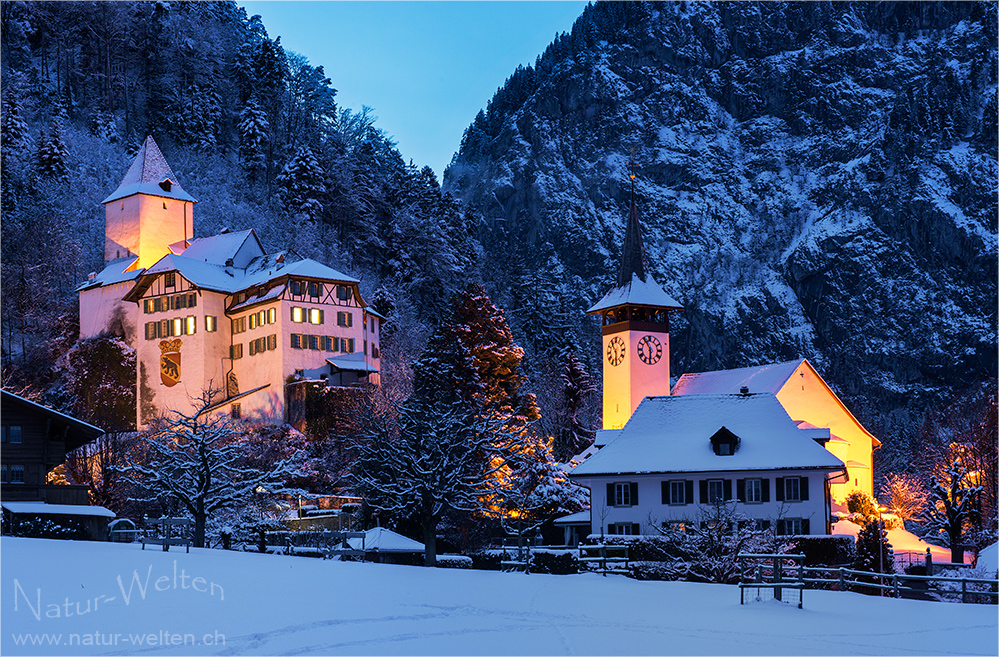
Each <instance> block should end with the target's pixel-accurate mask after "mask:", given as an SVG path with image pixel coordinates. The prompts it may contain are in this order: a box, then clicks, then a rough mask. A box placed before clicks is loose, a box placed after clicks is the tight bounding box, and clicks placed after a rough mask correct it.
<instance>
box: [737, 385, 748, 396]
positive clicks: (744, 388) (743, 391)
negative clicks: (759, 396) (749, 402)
mask: <svg viewBox="0 0 999 657" xmlns="http://www.w3.org/2000/svg"><path fill="white" fill-rule="evenodd" d="M739 394H740V395H748V394H749V386H742V387H741V388H739Z"/></svg>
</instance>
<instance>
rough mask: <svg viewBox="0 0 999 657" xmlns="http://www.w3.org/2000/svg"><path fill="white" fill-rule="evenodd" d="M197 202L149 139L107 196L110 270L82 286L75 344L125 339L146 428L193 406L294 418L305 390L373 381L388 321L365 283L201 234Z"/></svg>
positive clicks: (229, 235) (287, 254) (244, 234)
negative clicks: (206, 402)
mask: <svg viewBox="0 0 999 657" xmlns="http://www.w3.org/2000/svg"><path fill="white" fill-rule="evenodd" d="M195 203H196V201H195V199H194V198H193V197H192V196H191V195H190V194H188V193H187V192H186V191H184V190H183V189H182V188H181V186H180V184H179V183H178V181H177V177H176V176H175V175H174V173H173V171H172V170H171V169H170V166H169V165H168V164H167V162H166V160H165V159H164V157H163V154H162V153H161V152H160V149H159V147H158V146H157V145H156V143H155V141H153V138H152V137H148V138H147V139H146V141H145V143H144V144H143V146H142V148H141V150H140V151H139V153H138V155H137V156H136V158H135V160H134V161H133V162H132V165H131V167H129V169H128V172H127V173H126V174H125V178H124V179H123V180H122V182H121V184H120V185H119V186H118V189H117V190H115V192H114V193H112V194H111V195H110V196H108V197H107V198H106V199H104V201H103V204H104V208H105V248H104V258H105V261H106V263H107V264H106V266H105V268H104V270H103V271H101V272H100V273H96V274H91V275H90V277H89V280H87V281H86V282H84V283H83V284H82V285H80V287H79V288H78V293H79V298H80V337H81V338H88V337H92V336H96V335H99V334H101V333H104V332H108V331H117V332H121V333H124V335H125V338H126V341H127V342H128V344H129V345H131V346H132V347H134V348H135V349H136V351H137V357H138V358H137V360H138V372H137V378H138V381H137V391H138V395H137V404H136V406H137V408H136V413H137V424H138V426H144V425H145V424H147V423H148V422H149V421H150V420H152V419H153V418H154V417H156V416H165V415H169V413H170V412H171V411H184V412H186V411H189V410H191V409H192V408H193V406H194V404H195V402H196V400H197V399H199V398H200V397H201V396H202V394H203V393H204V392H205V391H206V390H209V389H211V390H214V391H216V393H217V395H216V397H215V400H216V401H215V402H214V405H213V408H214V409H217V410H218V411H219V412H226V413H230V414H231V415H233V416H235V417H242V418H249V419H257V420H262V421H267V422H283V421H285V420H286V419H287V411H288V399H289V390H290V388H291V387H292V386H294V385H298V384H299V382H301V381H321V382H325V383H327V384H328V385H342V386H352V385H364V384H368V385H378V384H379V383H380V381H379V374H378V372H379V366H380V353H379V335H380V331H381V322H382V321H383V318H382V317H381V316H380V315H379V314H378V313H377V312H375V311H374V309H372V308H371V307H369V306H368V305H367V304H366V303H365V302H364V300H363V299H362V298H361V294H360V291H359V289H358V283H359V281H358V280H357V279H356V278H352V277H351V276H348V275H346V274H343V273H341V272H339V271H336V270H335V269H332V268H330V267H327V266H326V265H323V264H321V263H319V262H316V261H314V260H310V259H307V258H301V257H299V256H297V255H295V254H294V253H293V252H291V251H283V252H278V253H266V252H265V249H264V247H263V245H262V244H261V242H260V239H259V238H258V237H257V234H256V233H255V232H254V231H253V230H245V231H241V232H225V233H222V234H220V235H214V236H211V237H200V238H197V237H195V236H194V222H193V209H194V204H195Z"/></svg>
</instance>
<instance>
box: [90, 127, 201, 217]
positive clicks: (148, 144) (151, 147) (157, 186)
mask: <svg viewBox="0 0 999 657" xmlns="http://www.w3.org/2000/svg"><path fill="white" fill-rule="evenodd" d="M134 194H148V195H150V196H162V197H164V198H172V199H176V200H178V201H190V202H191V203H197V200H196V199H195V198H194V197H193V196H191V195H190V194H188V193H187V192H185V191H184V189H183V188H182V187H181V186H180V183H178V182H177V176H176V175H174V173H173V170H172V169H171V168H170V165H169V164H167V161H166V158H165V157H163V153H162V152H161V151H160V147H159V146H157V145H156V142H155V141H154V140H153V138H152V136H149V137H146V141H145V142H144V143H143V144H142V148H140V149H139V153H138V155H136V156H135V159H134V160H132V166H130V167H129V168H128V172H127V173H126V174H125V177H124V178H123V179H122V181H121V184H120V185H118V189H116V190H115V191H114V193H112V194H111V195H110V196H108V197H107V198H106V199H104V200H103V201H101V202H102V203H110V202H111V201H117V200H118V199H122V198H125V197H128V196H132V195H134Z"/></svg>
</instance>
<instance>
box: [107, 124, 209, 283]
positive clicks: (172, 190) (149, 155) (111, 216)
mask: <svg viewBox="0 0 999 657" xmlns="http://www.w3.org/2000/svg"><path fill="white" fill-rule="evenodd" d="M103 203H104V260H105V261H107V262H110V261H112V260H117V259H119V258H126V257H134V256H138V260H137V261H136V262H135V263H134V264H132V265H131V267H129V269H130V270H134V269H142V268H146V267H149V266H150V265H152V264H154V263H156V261H158V260H159V259H160V258H162V257H163V256H165V255H167V254H168V253H180V252H182V251H183V250H184V249H185V248H186V247H187V243H188V241H189V240H190V239H191V238H192V237H193V234H194V233H193V231H194V218H193V206H194V204H195V203H197V201H196V200H195V199H194V197H192V196H191V195H190V194H188V193H187V192H185V191H184V190H183V188H181V186H180V185H179V184H178V183H177V176H175V175H174V173H173V171H172V170H171V169H170V165H169V164H167V161H166V159H165V158H164V157H163V153H161V152H160V149H159V146H157V145H156V142H155V141H153V138H152V137H146V141H145V143H144V144H143V145H142V148H141V149H140V150H139V154H138V155H136V156H135V160H134V161H133V162H132V166H130V167H129V168H128V173H126V174H125V178H124V179H123V180H122V181H121V184H120V185H118V189H116V190H115V192H114V193H113V194H111V195H110V196H108V197H107V198H106V199H104V201H103Z"/></svg>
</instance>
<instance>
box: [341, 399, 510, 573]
mask: <svg viewBox="0 0 999 657" xmlns="http://www.w3.org/2000/svg"><path fill="white" fill-rule="evenodd" d="M349 440H350V442H351V449H352V451H353V452H354V454H355V456H356V460H355V462H354V469H353V477H354V485H355V486H356V488H357V490H358V492H359V493H361V494H362V495H363V496H364V500H365V503H366V504H368V505H369V506H370V507H371V508H373V509H376V510H379V511H381V512H384V513H386V514H388V515H390V516H392V517H395V518H401V519H407V520H410V521H412V522H415V523H417V524H418V525H419V527H420V528H421V530H422V533H423V543H424V545H425V548H426V552H425V563H426V565H427V566H434V565H435V564H436V562H437V525H438V523H440V521H441V519H442V518H443V517H444V514H445V513H446V512H447V511H449V510H458V511H474V510H476V509H478V508H479V504H480V499H481V498H482V497H483V496H484V495H487V494H489V493H490V491H494V490H495V486H496V479H495V477H494V475H495V473H496V472H497V471H498V470H499V469H500V468H501V467H502V465H503V463H504V462H505V461H504V459H503V456H504V454H503V451H504V450H505V449H506V446H507V445H508V443H509V442H510V440H511V437H510V435H509V433H508V432H507V431H506V429H505V428H504V426H503V423H502V422H499V421H497V420H495V419H493V420H489V419H485V418H482V417H477V416H476V415H475V414H473V413H471V412H470V411H469V408H468V406H467V404H465V403H462V402H461V401H453V402H450V403H444V404H439V403H437V402H435V401H433V400H431V399H426V398H421V397H419V396H414V397H411V398H410V399H409V400H408V401H407V402H406V404H404V405H403V406H401V407H399V408H398V409H397V410H396V411H395V412H391V413H386V414H381V415H374V414H371V415H370V416H369V417H367V418H365V420H364V422H363V429H362V430H361V432H360V433H359V434H358V435H356V436H354V437H350V438H349ZM496 459H499V460H498V461H497V460H496Z"/></svg>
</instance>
